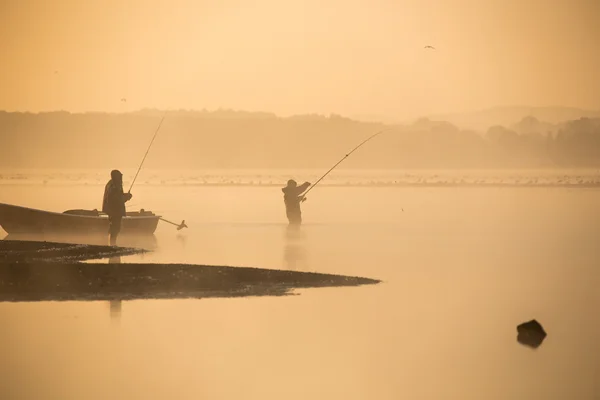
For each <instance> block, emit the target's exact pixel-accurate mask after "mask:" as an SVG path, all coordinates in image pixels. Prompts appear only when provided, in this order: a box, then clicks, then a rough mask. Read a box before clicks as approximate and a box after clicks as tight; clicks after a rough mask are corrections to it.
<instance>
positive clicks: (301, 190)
mask: <svg viewBox="0 0 600 400" xmlns="http://www.w3.org/2000/svg"><path fill="white" fill-rule="evenodd" d="M309 187H310V182H304V183H303V184H302V185H300V186H298V195H299V196H300V195H301V194H302V193H304V192H306V190H307V189H308V188H309Z"/></svg>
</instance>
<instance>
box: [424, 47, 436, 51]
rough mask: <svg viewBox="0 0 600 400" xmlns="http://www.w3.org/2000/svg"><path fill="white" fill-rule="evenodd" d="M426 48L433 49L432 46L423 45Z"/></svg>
mask: <svg viewBox="0 0 600 400" xmlns="http://www.w3.org/2000/svg"><path fill="white" fill-rule="evenodd" d="M425 48H426V49H431V50H435V47H433V46H425Z"/></svg>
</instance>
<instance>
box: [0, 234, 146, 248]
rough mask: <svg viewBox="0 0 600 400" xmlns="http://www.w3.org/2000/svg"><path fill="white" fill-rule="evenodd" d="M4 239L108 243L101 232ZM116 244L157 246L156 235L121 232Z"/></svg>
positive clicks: (21, 235) (7, 237)
mask: <svg viewBox="0 0 600 400" xmlns="http://www.w3.org/2000/svg"><path fill="white" fill-rule="evenodd" d="M4 239H5V240H21V241H33V242H54V243H73V244H90V245H97V246H106V245H107V244H108V233H106V232H105V233H103V234H89V233H88V234H86V233H82V234H78V235H75V234H61V233H42V234H24V233H21V234H18V233H11V234H8V235H7V236H6V237H5V238H4ZM117 242H118V245H119V246H121V247H134V248H138V249H145V250H154V249H156V247H157V240H156V236H154V235H153V234H150V235H134V234H121V235H119V237H118V238H117Z"/></svg>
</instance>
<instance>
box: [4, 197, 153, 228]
mask: <svg viewBox="0 0 600 400" xmlns="http://www.w3.org/2000/svg"><path fill="white" fill-rule="evenodd" d="M159 219H160V216H159V215H155V214H154V213H152V212H150V211H143V210H140V211H139V212H128V213H127V216H126V217H124V218H123V222H122V226H121V232H122V233H123V234H126V233H136V234H147V235H148V234H153V233H154V231H155V230H156V226H157V225H158V220H159ZM0 226H2V228H3V229H4V230H5V231H6V232H7V233H9V234H10V233H48V232H51V233H58V232H60V233H71V234H77V235H79V234H82V233H103V234H104V233H106V232H108V217H107V216H106V215H103V214H101V213H99V212H98V211H97V210H68V211H65V212H63V213H56V212H51V211H43V210H37V209H34V208H27V207H21V206H15V205H11V204H4V203H0Z"/></svg>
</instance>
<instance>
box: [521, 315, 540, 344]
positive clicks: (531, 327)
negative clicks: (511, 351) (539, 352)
mask: <svg viewBox="0 0 600 400" xmlns="http://www.w3.org/2000/svg"><path fill="white" fill-rule="evenodd" d="M517 332H518V335H517V341H518V342H519V343H521V344H522V345H524V346H529V347H532V348H534V349H537V348H538V347H540V345H541V344H542V342H543V341H544V339H545V338H546V331H544V328H542V325H541V324H540V323H539V322H537V321H536V320H535V319H532V320H531V321H528V322H524V323H522V324H521V325H519V326H517Z"/></svg>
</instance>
